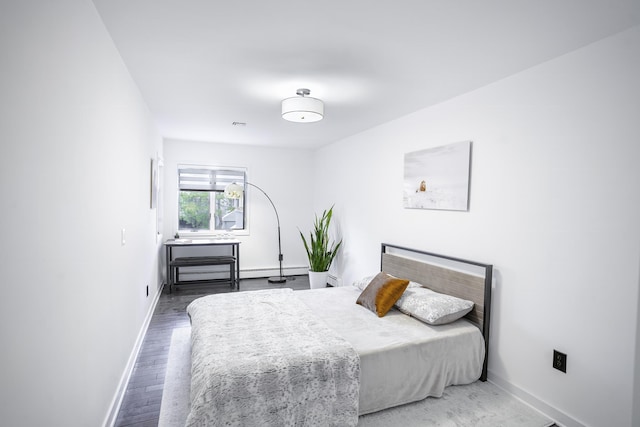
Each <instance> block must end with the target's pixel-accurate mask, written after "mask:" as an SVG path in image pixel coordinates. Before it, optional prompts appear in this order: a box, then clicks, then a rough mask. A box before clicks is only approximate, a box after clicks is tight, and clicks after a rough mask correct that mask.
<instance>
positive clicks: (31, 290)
mask: <svg viewBox="0 0 640 427" xmlns="http://www.w3.org/2000/svg"><path fill="white" fill-rule="evenodd" d="M0 57H2V61H0V70H1V72H0V75H1V76H2V78H1V79H0V94H2V95H1V97H0V141H1V142H0V144H1V146H0V176H1V177H2V178H1V180H0V199H1V200H2V213H1V216H0V220H1V222H0V224H1V227H0V229H1V230H2V236H3V244H2V250H1V253H2V255H1V256H0V263H1V269H0V270H1V271H2V281H1V282H0V286H1V288H2V297H1V298H0V331H1V341H2V343H3V344H2V364H0V413H1V414H2V415H1V419H2V421H1V423H2V424H3V425H7V426H9V425H11V426H45V425H46V426H97V425H101V424H103V423H104V422H106V421H107V419H108V417H109V414H110V410H111V409H112V404H113V403H114V397H115V396H116V395H117V392H118V387H119V386H120V385H121V381H122V380H123V379H125V380H126V378H123V376H124V374H125V367H126V366H127V363H128V361H129V360H130V356H131V353H132V348H134V343H135V342H136V338H137V336H138V334H139V332H140V330H141V328H142V327H143V324H144V320H145V318H146V316H147V315H148V312H149V310H150V308H151V306H152V301H153V299H154V296H155V294H156V291H157V286H158V284H159V280H158V273H157V271H158V266H157V258H156V253H157V252H158V250H159V248H158V246H157V244H156V237H155V211H153V210H151V209H150V208H149V175H150V172H149V162H150V159H151V158H152V157H155V155H156V153H157V152H158V151H159V150H161V138H160V136H159V134H158V133H157V131H156V128H155V125H154V123H153V121H152V119H151V117H150V114H149V111H148V110H147V108H146V106H145V104H144V102H143V101H142V98H141V96H140V94H139V92H138V90H137V88H136V86H135V85H134V83H133V81H132V79H131V78H130V76H129V74H128V72H127V70H126V69H125V67H124V65H123V63H122V61H121V59H120V57H119V55H118V52H117V51H116V49H115V47H114V45H113V43H112V41H111V39H110V37H109V35H108V34H107V32H106V30H105V29H104V26H103V25H102V22H101V20H100V18H99V16H98V14H97V12H96V10H95V8H94V6H93V3H91V2H90V1H87V0H76V1H73V0H69V1H56V2H47V1H20V2H17V1H14V2H2V3H1V6H0ZM121 228H125V229H126V245H124V246H122V245H121V243H120V230H121ZM147 285H149V286H150V294H151V295H150V296H149V297H147V296H146V292H145V291H146V286H147Z"/></svg>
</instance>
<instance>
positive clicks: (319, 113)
mask: <svg viewBox="0 0 640 427" xmlns="http://www.w3.org/2000/svg"><path fill="white" fill-rule="evenodd" d="M310 93H311V91H310V90H309V89H298V90H297V91H296V94H297V95H298V96H294V97H292V98H287V99H284V100H282V118H283V119H285V120H289V121H290V122H298V123H311V122H317V121H319V120H322V117H324V104H323V102H322V101H321V100H319V99H317V98H311V97H310V96H307V95H309V94H310Z"/></svg>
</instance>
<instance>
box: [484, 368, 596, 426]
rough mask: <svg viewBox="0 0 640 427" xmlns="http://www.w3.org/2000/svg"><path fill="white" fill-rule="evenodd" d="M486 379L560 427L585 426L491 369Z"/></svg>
mask: <svg viewBox="0 0 640 427" xmlns="http://www.w3.org/2000/svg"><path fill="white" fill-rule="evenodd" d="M488 381H489V382H490V383H493V384H495V385H496V386H498V387H500V388H501V389H503V390H504V391H506V392H507V393H509V394H511V395H513V396H515V397H516V398H518V399H520V400H521V401H522V402H524V403H526V404H527V405H529V406H530V407H532V408H533V409H535V410H537V411H539V412H541V413H542V414H544V415H546V416H547V417H549V418H551V419H552V420H554V421H555V423H556V424H557V425H559V426H560V427H585V425H584V424H582V423H581V422H579V421H578V420H576V419H574V418H573V417H571V416H569V415H567V414H565V413H564V412H562V411H560V410H558V409H556V408H554V407H553V406H551V405H549V404H548V403H547V402H544V401H543V400H540V399H539V398H537V397H535V396H534V395H532V394H530V393H528V392H526V391H524V390H523V389H521V388H520V387H518V386H515V385H513V384H511V383H510V382H508V381H506V380H505V379H504V378H502V377H500V376H499V375H496V374H495V373H494V372H492V371H491V369H489V370H488Z"/></svg>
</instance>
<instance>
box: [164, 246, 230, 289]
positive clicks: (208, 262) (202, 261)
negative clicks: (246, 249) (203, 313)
mask: <svg viewBox="0 0 640 427" xmlns="http://www.w3.org/2000/svg"><path fill="white" fill-rule="evenodd" d="M213 265H228V266H229V280H226V279H206V280H189V281H185V282H182V283H181V282H180V271H179V270H180V268H181V267H205V266H213ZM169 267H170V269H169V270H170V274H169V293H171V292H172V289H173V286H174V285H180V284H195V283H219V282H229V284H230V286H231V288H232V289H238V288H239V287H240V286H238V283H237V278H236V258H235V257H233V256H228V255H227V256H195V257H180V258H175V259H173V260H172V261H171V262H170V263H169Z"/></svg>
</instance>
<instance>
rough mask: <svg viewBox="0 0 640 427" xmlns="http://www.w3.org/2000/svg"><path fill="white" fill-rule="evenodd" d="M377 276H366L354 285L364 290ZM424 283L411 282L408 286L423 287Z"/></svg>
mask: <svg viewBox="0 0 640 427" xmlns="http://www.w3.org/2000/svg"><path fill="white" fill-rule="evenodd" d="M388 276H389V277H395V276H392V275H390V274H388ZM374 277H375V276H365V277H363V278H362V279H359V280H356V281H355V282H353V284H352V285H353V286H355V287H356V288H358V289H360V290H361V291H364V288H366V287H367V286H368V285H369V283H371V281H372V280H373V278H374ZM421 287H422V285H421V284H420V283H416V282H409V284H408V285H407V288H421Z"/></svg>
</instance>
